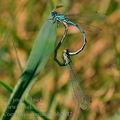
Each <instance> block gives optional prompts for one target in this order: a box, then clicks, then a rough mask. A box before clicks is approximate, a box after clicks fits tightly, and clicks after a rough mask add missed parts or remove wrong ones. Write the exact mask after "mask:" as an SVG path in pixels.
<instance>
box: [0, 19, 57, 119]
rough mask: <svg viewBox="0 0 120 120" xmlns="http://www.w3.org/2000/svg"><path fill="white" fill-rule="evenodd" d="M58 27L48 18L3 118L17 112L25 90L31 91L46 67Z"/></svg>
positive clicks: (8, 117) (7, 117)
mask: <svg viewBox="0 0 120 120" xmlns="http://www.w3.org/2000/svg"><path fill="white" fill-rule="evenodd" d="M56 28H57V25H56V23H54V24H53V21H52V20H48V21H47V22H46V23H45V24H44V25H43V26H42V28H41V30H40V32H39V33H38V36H37V38H36V40H35V43H34V45H33V48H32V51H31V53H30V56H29V59H28V62H27V65H26V67H25V69H24V71H23V73H22V75H21V77H20V79H19V83H18V84H17V85H16V87H15V89H14V91H13V93H12V95H11V97H10V100H9V102H8V105H7V108H6V110H5V112H4V114H3V116H2V120H10V118H11V117H12V116H13V114H14V113H15V111H16V109H17V106H18V104H19V102H20V100H21V98H22V97H23V94H25V91H27V92H28V91H29V89H30V88H31V87H32V84H33V83H34V82H35V80H36V79H34V78H37V76H38V74H39V73H40V72H41V71H42V70H43V68H44V67H45V65H46V63H47V61H48V58H49V56H50V55H51V53H52V52H53V50H54V46H55V40H56ZM13 106H14V107H13Z"/></svg>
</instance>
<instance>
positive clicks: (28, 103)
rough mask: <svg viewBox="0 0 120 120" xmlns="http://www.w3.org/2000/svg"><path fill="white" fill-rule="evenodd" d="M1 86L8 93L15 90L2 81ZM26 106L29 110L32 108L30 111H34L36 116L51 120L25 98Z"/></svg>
mask: <svg viewBox="0 0 120 120" xmlns="http://www.w3.org/2000/svg"><path fill="white" fill-rule="evenodd" d="M0 85H1V86H3V87H4V88H5V89H6V90H7V91H8V92H10V93H12V92H13V90H14V88H12V87H11V86H10V85H8V84H6V83H4V82H2V81H0ZM23 102H24V104H25V105H26V106H28V108H31V109H30V110H31V111H33V112H34V113H36V115H39V116H40V117H41V118H43V119H44V120H50V119H49V118H48V117H47V115H46V114H45V113H43V112H41V111H40V110H38V108H37V107H36V106H35V105H34V104H32V102H30V100H28V98H25V99H24V100H23Z"/></svg>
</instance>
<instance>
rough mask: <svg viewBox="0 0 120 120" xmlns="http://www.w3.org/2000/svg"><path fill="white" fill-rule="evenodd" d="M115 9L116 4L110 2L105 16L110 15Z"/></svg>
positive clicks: (112, 0) (113, 1)
mask: <svg viewBox="0 0 120 120" xmlns="http://www.w3.org/2000/svg"><path fill="white" fill-rule="evenodd" d="M117 8H118V2H117V1H115V0H111V4H110V6H109V7H108V10H107V15H110V14H112V13H113V12H114V11H115V10H116V9H117Z"/></svg>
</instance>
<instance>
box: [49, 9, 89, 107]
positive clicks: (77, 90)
mask: <svg viewBox="0 0 120 120" xmlns="http://www.w3.org/2000/svg"><path fill="white" fill-rule="evenodd" d="M51 16H52V19H53V21H54V22H60V23H62V24H63V25H64V27H65V31H64V34H63V36H62V39H61V40H60V41H59V42H58V44H57V46H56V48H55V54H54V59H55V61H56V62H57V63H58V64H59V65H60V66H68V67H69V69H70V71H71V75H72V80H71V82H72V87H73V91H74V97H75V100H77V103H78V105H79V107H80V108H81V109H87V108H88V106H89V103H90V98H89V97H88V96H86V95H85V93H84V91H83V90H82V88H81V87H80V86H79V84H78V83H79V81H78V78H77V76H76V74H75V72H74V70H73V66H72V63H71V62H72V61H71V56H74V55H76V54H78V53H80V52H81V51H82V50H83V49H84V47H85V45H86V33H85V32H84V30H83V29H82V28H81V27H80V26H79V25H78V24H76V23H75V22H73V21H72V20H70V19H69V18H67V17H65V15H64V14H58V13H57V12H56V11H55V10H54V11H52V12H51ZM68 26H74V27H76V28H77V29H78V30H79V31H80V32H81V33H82V40H83V45H82V47H81V48H80V49H78V50H76V51H74V52H73V51H70V50H68V49H66V50H64V52H63V62H60V61H59V60H58V59H57V52H58V49H59V48H60V46H61V44H62V42H63V40H64V39H65V36H66V35H67V32H68Z"/></svg>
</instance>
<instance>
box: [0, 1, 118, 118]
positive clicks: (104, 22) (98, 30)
mask: <svg viewBox="0 0 120 120" xmlns="http://www.w3.org/2000/svg"><path fill="white" fill-rule="evenodd" d="M52 3H60V2H56V1H55V0H53V1H48V0H39V1H37V0H30V1H29V0H21V1H17V0H8V1H5V0H1V2H0V81H4V82H5V83H7V84H9V85H10V86H12V87H14V86H15V85H16V83H17V79H18V78H19V76H20V73H21V71H20V68H19V66H18V62H17V59H16V54H15V49H14V47H13V42H12V40H14V42H15V46H16V47H17V52H18V56H19V60H20V63H21V65H22V67H23V68H24V66H25V65H26V61H27V58H28V56H29V53H30V49H31V47H32V44H33V42H34V41H33V40H34V38H35V36H36V34H37V32H38V30H39V28H40V26H41V25H42V24H43V22H44V21H45V20H46V18H47V16H48V15H49V12H50V8H51V6H52ZM62 4H63V5H64V12H65V13H73V14H78V13H79V14H78V16H77V19H81V21H82V23H84V25H83V26H85V27H84V29H85V30H86V32H87V41H88V42H87V47H86V49H85V50H84V52H83V53H82V54H81V55H78V56H77V57H74V58H73V63H74V66H75V70H76V71H77V73H78V75H79V77H80V79H82V81H83V82H82V84H83V85H84V87H85V89H86V92H87V93H88V94H89V95H90V96H91V97H92V103H91V105H90V108H89V110H87V111H80V114H79V115H78V114H77V113H75V112H74V101H73V100H71V96H72V95H71V92H70V90H69V79H70V77H69V71H68V70H67V69H66V68H61V67H59V66H58V65H57V64H56V63H55V62H54V60H53V55H51V58H50V60H49V62H48V64H47V65H46V68H45V69H44V71H43V73H42V74H41V75H40V79H39V80H38V81H37V82H36V83H35V85H34V86H33V88H32V89H31V91H30V94H29V96H30V98H31V99H32V102H33V103H34V104H35V105H36V106H37V107H38V108H39V109H40V110H41V111H43V112H45V113H47V115H48V116H49V117H50V118H52V120H58V119H60V120H65V119H66V120H67V119H74V120H75V119H76V120H77V119H79V120H119V119H120V36H119V30H120V22H119V21H120V1H119V0H106V1H105V0H101V1H97V0H91V1H89V0H84V1H83V0H71V1H69V0H66V1H62ZM72 17H73V16H72ZM86 26H87V27H86ZM94 26H95V27H94ZM58 34H59V36H60V35H61V29H59V30H58ZM68 38H69V39H70V40H69V41H66V42H65V44H64V46H63V47H71V48H72V49H75V48H76V47H79V44H81V41H80V39H79V37H73V36H72V33H71V34H69V35H68ZM75 39H76V40H75ZM73 42H74V43H73ZM9 96H10V93H8V92H7V91H6V90H5V89H4V88H3V87H2V86H0V115H1V114H2V112H3V111H4V108H5V106H6V105H7V101H8V99H9ZM20 111H21V112H20ZM69 111H71V112H72V113H73V114H74V115H73V114H72V115H73V116H72V117H71V118H66V116H67V115H68V112H69ZM17 113H19V114H17ZM17 113H16V116H17V117H16V116H14V118H13V120H34V119H37V118H36V117H35V116H34V113H32V112H31V111H29V109H28V110H27V109H26V108H25V106H24V105H23V104H21V105H20V108H19V109H18V110H17ZM20 113H22V114H20ZM23 113H25V114H24V116H23ZM18 116H19V117H18ZM74 117H75V118H74ZM38 119H39V120H40V119H41V118H40V117H39V118H38Z"/></svg>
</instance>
